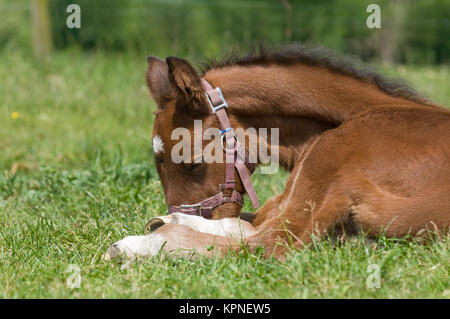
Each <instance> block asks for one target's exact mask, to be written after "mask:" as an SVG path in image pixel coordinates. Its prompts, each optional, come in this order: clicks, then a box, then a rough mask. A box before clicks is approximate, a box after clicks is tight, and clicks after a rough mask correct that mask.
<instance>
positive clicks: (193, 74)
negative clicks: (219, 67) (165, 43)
mask: <svg viewBox="0 0 450 319" xmlns="http://www.w3.org/2000/svg"><path fill="white" fill-rule="evenodd" d="M166 62H167V65H168V66H169V79H170V80H171V82H172V83H173V84H174V86H175V87H176V89H177V90H178V92H179V93H180V94H181V96H182V97H183V98H184V100H185V101H184V102H185V103H184V108H185V109H184V111H187V112H189V113H208V109H207V107H206V105H205V102H204V101H205V99H204V98H203V91H204V89H203V85H202V80H201V78H200V75H199V74H198V73H197V71H195V69H194V68H193V67H192V65H190V64H189V62H187V61H186V60H184V59H180V58H176V57H168V58H167V59H166Z"/></svg>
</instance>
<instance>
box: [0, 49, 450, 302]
mask: <svg viewBox="0 0 450 319" xmlns="http://www.w3.org/2000/svg"><path fill="white" fill-rule="evenodd" d="M0 61H1V62H0V79H1V80H0V103H1V104H0V116H1V117H0V118H1V120H0V152H1V153H0V154H1V156H0V297H2V298H79V297H83V298H450V285H449V280H448V275H449V268H450V252H449V251H450V249H449V248H450V239H449V238H446V239H443V240H440V241H436V242H434V243H432V244H430V245H427V246H423V245H419V244H417V243H414V242H411V241H406V240H403V241H393V240H388V239H386V238H382V237H381V238H380V239H379V241H378V242H377V245H376V246H368V245H366V244H365V243H364V241H363V238H357V239H355V240H352V241H347V242H344V243H342V244H341V245H338V246H332V245H331V244H330V243H329V242H327V241H321V242H317V243H316V244H315V245H314V247H312V248H311V249H306V250H303V251H299V252H292V253H291V254H290V256H289V258H288V260H287V261H286V262H284V263H280V262H278V261H276V260H272V259H268V260H266V259H262V258H261V257H260V256H258V255H250V254H247V253H245V252H242V253H240V254H229V255H227V256H225V258H223V259H216V258H212V259H208V258H198V259H195V260H186V259H180V258H159V257H158V258H153V259H146V260H143V261H142V262H140V263H137V264H134V265H133V266H132V267H130V268H129V269H126V270H121V269H120V266H119V265H117V264H114V263H109V262H105V261H103V260H102V259H101V255H102V254H103V253H104V252H105V251H106V249H107V248H108V246H109V245H110V244H111V243H113V242H114V241H117V240H119V239H121V238H123V237H124V236H127V235H134V234H142V232H143V227H144V225H145V223H146V222H147V221H148V220H149V219H150V218H151V217H153V216H157V215H161V214H163V213H164V211H165V205H164V196H163V193H162V188H161V185H160V183H159V181H158V178H157V174H156V171H155V169H154V165H153V160H152V153H153V152H152V149H151V143H150V139H151V128H152V121H153V114H152V112H153V111H154V110H155V104H154V103H153V102H152V101H151V100H150V96H149V93H148V90H147V88H146V85H145V76H144V75H145V71H146V60H145V56H138V55H108V54H104V53H101V52H99V53H95V54H90V55H86V54H84V55H83V54H81V53H80V52H76V51H70V52H62V53H61V52H60V53H56V54H55V55H54V56H53V58H52V59H51V60H50V61H48V62H46V63H43V62H37V61H34V60H33V59H31V58H29V57H27V56H24V55H22V54H18V53H15V52H4V53H2V54H1V55H0ZM382 69H383V70H384V72H385V73H386V74H388V75H393V76H401V77H403V78H406V79H408V80H409V81H410V82H412V83H413V84H414V85H415V87H416V88H417V89H418V90H419V91H421V92H423V93H424V94H426V95H427V96H429V97H431V98H433V99H434V100H435V101H437V102H439V103H441V104H444V105H447V106H450V85H449V83H450V68H449V67H448V66H447V67H405V66H397V67H392V66H383V67H382ZM286 176H287V174H286V173H283V172H282V173H280V174H278V175H274V176H254V177H253V181H254V183H255V187H256V191H257V193H258V195H259V197H260V200H261V201H262V202H264V201H265V200H267V199H268V198H270V197H271V196H273V195H274V194H275V193H277V192H280V191H281V190H282V189H283V183H284V181H285V179H286ZM245 208H246V210H250V205H249V203H246V207H245ZM372 264H375V265H377V267H379V270H380V279H381V281H380V288H370V287H368V285H367V280H368V279H369V281H370V280H371V279H370V278H372V277H370V276H371V274H373V269H374V268H370V269H369V271H368V267H369V265H372ZM74 265H75V266H74ZM74 267H75V268H77V267H78V269H79V270H80V275H81V282H80V286H79V288H71V285H70V283H73V280H72V278H73V269H75V268H74ZM68 283H69V284H68Z"/></svg>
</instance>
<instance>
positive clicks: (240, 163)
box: [168, 78, 259, 218]
mask: <svg viewBox="0 0 450 319" xmlns="http://www.w3.org/2000/svg"><path fill="white" fill-rule="evenodd" d="M202 84H203V88H204V89H205V91H206V99H207V101H208V103H209V105H210V107H211V111H212V113H214V114H216V116H217V119H218V120H219V124H220V133H221V135H222V137H221V138H222V140H221V143H222V149H223V150H224V152H225V184H219V192H218V193H217V194H216V195H214V196H211V197H209V198H207V199H205V200H203V201H201V202H199V203H196V204H189V205H179V206H169V207H168V210H169V214H172V213H175V212H179V213H184V214H188V215H198V216H203V217H205V218H211V217H212V215H213V210H214V208H216V207H218V206H221V205H223V204H225V203H236V204H238V205H240V206H242V205H243V203H244V200H243V198H242V194H241V193H240V192H238V191H237V190H236V181H235V178H234V176H235V174H234V172H235V171H234V170H235V169H236V170H237V172H238V175H239V177H240V179H241V182H242V184H243V185H244V188H245V191H246V192H247V195H248V196H249V198H250V200H251V202H252V205H253V208H257V207H259V202H258V197H257V196H256V192H255V189H254V188H253V186H252V183H251V180H250V174H251V173H253V171H254V170H255V164H253V163H250V156H249V153H248V152H247V150H246V149H245V148H244V147H243V146H242V144H241V143H239V141H238V140H237V138H236V135H235V134H234V132H233V129H232V127H231V123H230V118H229V117H228V114H227V111H226V108H228V104H227V102H226V101H225V98H224V97H223V94H222V91H221V90H220V88H218V87H217V88H215V89H214V88H213V87H212V86H211V84H209V82H208V81H206V80H205V79H203V78H202ZM224 142H226V146H225V145H224ZM224 191H225V193H226V194H231V195H228V196H225V194H224Z"/></svg>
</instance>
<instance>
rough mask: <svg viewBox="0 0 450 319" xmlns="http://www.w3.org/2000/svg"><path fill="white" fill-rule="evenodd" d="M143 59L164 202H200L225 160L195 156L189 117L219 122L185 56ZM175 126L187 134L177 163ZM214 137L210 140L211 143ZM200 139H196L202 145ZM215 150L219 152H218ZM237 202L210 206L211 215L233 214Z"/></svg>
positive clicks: (212, 189)
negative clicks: (151, 100) (152, 106)
mask: <svg viewBox="0 0 450 319" xmlns="http://www.w3.org/2000/svg"><path fill="white" fill-rule="evenodd" d="M147 60H148V71H147V84H148V87H149V89H150V93H151V95H152V96H153V98H154V100H155V102H156V103H157V105H158V111H157V112H156V118H155V121H154V126H153V150H154V153H155V164H156V168H157V170H158V174H159V177H160V179H161V183H162V185H163V188H164V193H165V197H166V203H167V205H168V206H172V205H174V206H179V205H181V204H194V203H197V202H200V201H202V200H204V199H206V198H208V197H210V196H213V195H215V194H217V193H218V192H219V184H223V182H224V180H225V160H222V161H220V162H213V163H205V160H204V159H202V160H201V162H200V163H197V162H196V161H195V158H194V155H195V154H196V152H194V120H201V121H202V130H203V131H205V130H206V129H208V128H219V122H218V120H217V118H216V116H215V115H214V114H213V113H212V112H211V108H210V106H209V104H208V102H207V100H206V97H205V90H204V88H203V85H202V80H201V77H200V75H199V74H198V73H197V72H196V71H195V69H194V68H193V67H192V66H191V65H190V64H189V63H188V62H187V61H185V60H183V59H179V58H175V57H169V58H167V59H166V60H165V61H163V60H161V59H158V58H155V57H149V58H147ZM177 128H185V129H187V130H189V132H190V136H191V139H190V143H189V144H190V145H189V149H190V155H189V156H185V155H186V154H182V155H183V160H182V161H181V162H180V163H177V160H175V161H174V159H173V158H172V150H173V148H174V146H175V147H177V149H176V150H174V152H175V153H176V154H178V153H183V152H180V150H179V149H178V146H179V142H180V140H179V137H178V136H177V137H176V138H175V139H172V132H173V131H174V130H175V129H177ZM185 131H186V130H185ZM201 134H202V135H203V132H201ZM208 142H209V141H208ZM216 142H218V141H214V140H213V142H212V143H216ZM177 144H178V146H176V145H177ZM205 145H206V143H205V142H202V149H204V147H205ZM197 153H198V152H197ZM220 156H224V154H223V152H222V154H221V155H220ZM197 160H198V159H197ZM235 175H236V176H235V180H236V182H237V183H236V190H237V191H238V192H241V193H242V192H243V186H242V184H241V181H240V180H239V178H238V176H237V174H235ZM240 208H241V207H240V206H239V205H238V204H236V203H233V202H230V203H225V204H223V205H221V206H219V207H217V208H216V209H214V211H213V218H223V217H237V216H238V215H239V212H240Z"/></svg>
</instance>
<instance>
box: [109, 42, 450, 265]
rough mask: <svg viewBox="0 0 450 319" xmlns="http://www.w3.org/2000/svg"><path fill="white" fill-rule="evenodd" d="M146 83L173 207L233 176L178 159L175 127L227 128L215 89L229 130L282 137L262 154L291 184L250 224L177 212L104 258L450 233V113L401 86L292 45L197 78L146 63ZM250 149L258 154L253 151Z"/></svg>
mask: <svg viewBox="0 0 450 319" xmlns="http://www.w3.org/2000/svg"><path fill="white" fill-rule="evenodd" d="M147 83H148V86H149V89H150V92H151V94H152V96H153V98H154V100H155V101H156V103H157V105H158V111H157V116H156V119H155V122H154V127H153V142H154V145H153V147H154V151H155V162H156V167H157V170H158V174H159V177H160V179H161V183H162V186H163V188H164V192H165V198H166V203H167V205H168V206H169V207H172V206H175V205H178V206H176V207H185V206H183V205H182V204H194V203H199V202H202V201H204V199H206V198H209V197H211V196H215V194H217V192H218V191H219V189H218V185H219V184H221V183H223V181H224V180H225V179H226V180H227V181H228V179H229V178H228V177H229V176H228V175H226V174H225V172H226V163H210V164H208V163H205V162H204V161H203V162H201V163H196V162H195V161H191V163H187V162H182V163H175V162H174V161H173V160H172V159H171V152H172V149H173V147H174V146H175V144H176V143H177V141H176V140H172V138H171V133H172V131H173V130H174V129H176V128H178V127H183V128H187V129H189V130H190V131H191V132H192V131H193V129H194V125H193V123H194V120H201V121H202V124H203V128H204V129H207V128H221V120H220V119H219V120H218V118H217V116H216V114H214V113H213V112H212V111H211V107H210V104H211V101H210V100H208V98H207V97H206V96H205V93H206V91H207V89H208V86H209V87H210V88H212V89H214V88H217V87H220V89H221V91H222V93H223V98H224V100H226V102H227V103H228V105H229V107H228V108H226V114H227V116H228V117H229V120H230V125H231V127H232V128H233V129H237V128H242V129H244V130H245V129H247V128H250V127H253V128H256V129H259V128H279V145H270V143H267V144H266V145H264V147H267V148H269V149H270V148H271V147H272V146H273V147H277V150H278V151H279V160H280V163H279V164H280V165H281V166H282V167H284V168H285V169H287V170H289V171H290V172H291V175H290V177H289V179H288V181H287V184H286V186H285V189H284V191H283V193H282V194H280V195H277V196H275V197H274V198H272V199H270V200H268V201H267V202H266V203H265V204H264V205H263V206H262V207H261V208H260V209H259V210H258V211H257V212H256V213H255V214H254V219H253V220H251V219H248V218H245V219H248V220H249V221H251V224H250V222H249V221H246V220H244V218H241V219H239V218H238V217H239V216H240V208H241V205H240V203H239V201H221V202H220V203H219V204H218V205H217V207H214V208H213V209H211V211H210V215H209V216H207V217H210V218H211V219H205V218H203V217H199V216H189V215H185V214H180V213H175V214H171V215H169V216H166V217H159V218H158V219H156V220H153V221H152V222H151V223H150V226H151V228H157V227H156V226H160V225H163V226H161V227H159V228H157V230H156V231H154V232H153V233H151V234H150V235H147V236H129V237H126V238H124V239H123V240H121V241H119V242H117V243H115V244H113V246H111V247H110V249H109V250H108V252H107V254H106V255H105V256H106V259H109V258H112V257H115V256H117V255H122V254H125V255H126V256H128V257H130V258H134V257H135V256H136V255H144V256H145V255H154V254H157V253H158V252H159V250H160V249H162V250H163V251H173V250H177V249H188V250H189V249H195V250H196V251H197V252H199V253H200V254H203V255H207V256H210V255H212V254H214V253H217V252H224V251H227V250H230V249H232V250H237V249H239V247H240V244H241V242H245V243H246V244H248V245H249V246H250V248H254V247H256V246H263V247H264V248H265V252H266V255H267V256H270V255H274V256H275V257H277V258H283V256H284V253H285V252H286V250H287V245H284V243H288V242H293V243H294V246H295V247H298V248H303V247H305V245H308V244H309V243H310V242H311V240H312V237H313V236H318V235H322V234H325V233H327V232H331V231H337V232H339V231H340V230H344V231H345V232H346V233H347V234H354V233H357V232H360V231H362V232H364V233H366V234H367V235H368V236H369V237H373V236H376V235H377V234H379V233H380V232H381V231H383V232H384V233H385V234H386V235H387V236H390V237H403V236H406V235H408V234H411V235H416V234H417V233H418V232H421V231H423V229H428V228H429V227H430V226H433V227H434V230H436V231H444V230H445V229H446V227H447V226H448V225H449V224H450V196H449V194H450V112H449V111H447V110H445V109H444V108H441V107H439V106H436V105H434V104H432V103H431V102H429V101H427V100H426V99H424V98H422V97H421V96H420V95H419V94H417V93H415V91H413V90H412V89H410V88H408V87H406V86H404V85H402V84H399V83H396V82H393V81H391V80H386V79H384V78H382V77H381V76H380V75H378V74H376V73H374V72H372V71H368V70H364V69H359V68H356V67H354V66H353V65H352V64H349V63H348V62H347V61H346V60H345V59H342V58H336V57H332V56H331V57H330V56H329V55H328V53H326V52H324V51H321V50H306V49H304V48H302V47H297V46H289V47H286V48H284V49H283V50H281V51H279V52H276V53H260V54H258V55H253V56H249V57H246V58H240V59H230V60H228V61H224V62H222V63H220V64H217V65H215V66H213V67H210V68H209V69H208V70H206V72H204V74H202V75H200V74H198V73H197V71H195V69H194V68H193V67H192V66H191V65H190V64H189V63H188V62H187V61H185V60H183V59H179V58H175V57H169V58H167V59H166V60H165V61H163V60H160V59H158V58H154V57H149V58H148V71H147ZM205 83H206V84H205ZM208 92H213V91H208ZM211 105H212V104H211ZM226 141H227V148H228V143H229V140H228V138H227V140H226ZM203 143H204V144H206V142H203ZM211 143H217V141H216V142H211ZM258 144H259V145H258V146H259V147H261V143H260V141H259V140H258ZM203 146H204V145H203ZM219 149H220V148H219ZM246 151H247V152H248V153H250V154H253V153H254V152H255V151H254V150H253V148H252V147H248V146H247V145H246ZM192 153H194V152H192ZM223 156H224V157H225V156H226V154H225V153H224V155H223ZM246 169H248V167H247V168H246ZM248 173H249V171H247V174H248ZM234 175H235V176H234V179H235V185H234V187H235V188H234V189H233V192H234V191H236V192H238V193H239V194H242V193H245V192H246V191H247V192H248V189H247V187H246V185H243V178H242V174H240V172H238V171H237V170H236V171H234ZM244 175H245V174H244ZM244 179H245V178H244ZM244 184H245V180H244ZM220 191H221V192H222V193H225V192H226V191H227V189H225V190H223V188H222V189H221V190H220ZM230 194H231V193H230V192H228V194H225V195H226V196H228V197H230V196H231V195H230ZM225 195H223V196H225ZM228 197H227V198H228ZM224 198H225V197H224ZM180 205H181V206H180ZM191 206H192V205H191ZM195 207H198V205H197V206H195ZM190 212H191V211H190ZM199 212H201V211H199ZM152 225H153V226H152ZM155 225H156V226H155ZM209 247H214V249H209Z"/></svg>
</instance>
